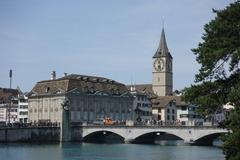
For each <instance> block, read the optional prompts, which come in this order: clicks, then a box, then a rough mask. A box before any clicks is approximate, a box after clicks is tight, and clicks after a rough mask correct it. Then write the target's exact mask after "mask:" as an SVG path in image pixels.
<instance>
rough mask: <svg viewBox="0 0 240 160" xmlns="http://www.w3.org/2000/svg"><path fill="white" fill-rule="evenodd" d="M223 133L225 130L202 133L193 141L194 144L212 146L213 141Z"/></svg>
mask: <svg viewBox="0 0 240 160" xmlns="http://www.w3.org/2000/svg"><path fill="white" fill-rule="evenodd" d="M224 133H226V132H215V133H211V134H206V135H203V136H201V137H199V138H198V139H196V140H195V141H194V145H202V146H212V145H213V141H214V140H215V139H216V138H217V137H219V136H221V135H222V134H224Z"/></svg>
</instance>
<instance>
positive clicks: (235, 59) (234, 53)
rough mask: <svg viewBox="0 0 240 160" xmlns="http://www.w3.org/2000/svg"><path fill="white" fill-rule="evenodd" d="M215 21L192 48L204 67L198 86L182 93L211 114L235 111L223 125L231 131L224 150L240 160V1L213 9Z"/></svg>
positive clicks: (205, 112) (231, 159)
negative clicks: (227, 109)
mask: <svg viewBox="0 0 240 160" xmlns="http://www.w3.org/2000/svg"><path fill="white" fill-rule="evenodd" d="M213 12H214V13H215V14H216V17H215V19H213V20H211V21H210V22H209V23H208V24H206V25H205V26H204V31H205V32H204V34H203V36H202V39H203V42H200V43H199V44H198V48H195V49H192V51H193V53H194V54H195V55H196V61H197V62H198V63H199V64H200V65H201V67H200V69H199V73H198V74H197V75H196V76H195V82H196V84H194V85H191V87H189V88H185V89H184V90H183V99H184V100H185V101H187V102H190V103H193V104H196V105H198V106H199V111H200V113H201V114H202V115H210V114H212V113H214V112H215V111H216V109H218V108H219V107H221V106H223V105H224V104H226V103H230V104H232V105H233V106H234V107H235V108H234V109H233V111H232V112H231V113H230V116H229V117H228V118H227V120H226V122H225V123H224V127H226V128H228V129H230V130H231V131H232V132H230V133H229V134H228V135H226V136H225V137H224V139H223V140H224V144H223V151H224V154H225V155H226V159H228V160H237V159H238V160H239V159H240V1H239V0H238V1H236V2H234V3H231V4H230V5H229V6H227V7H226V8H225V9H223V10H214V9H213Z"/></svg>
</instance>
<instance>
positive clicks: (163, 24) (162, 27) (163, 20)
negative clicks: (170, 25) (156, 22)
mask: <svg viewBox="0 0 240 160" xmlns="http://www.w3.org/2000/svg"><path fill="white" fill-rule="evenodd" d="M162 29H164V17H162Z"/></svg>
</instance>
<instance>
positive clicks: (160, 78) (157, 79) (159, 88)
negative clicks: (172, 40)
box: [152, 28, 173, 96]
mask: <svg viewBox="0 0 240 160" xmlns="http://www.w3.org/2000/svg"><path fill="white" fill-rule="evenodd" d="M152 89H153V92H154V93H155V94H156V95H158V96H167V95H170V94H171V93H172V90H173V73H172V56H171V54H170V52H169V50H168V47H167V42H166V38H165V32H164V28H163V29H162V33H161V39H160V43H159V46H158V49H157V51H156V53H155V54H154V56H153V69H152Z"/></svg>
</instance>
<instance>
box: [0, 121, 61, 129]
mask: <svg viewBox="0 0 240 160" xmlns="http://www.w3.org/2000/svg"><path fill="white" fill-rule="evenodd" d="M33 127H60V123H58V122H47V123H42V122H39V123H2V124H0V128H33Z"/></svg>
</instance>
